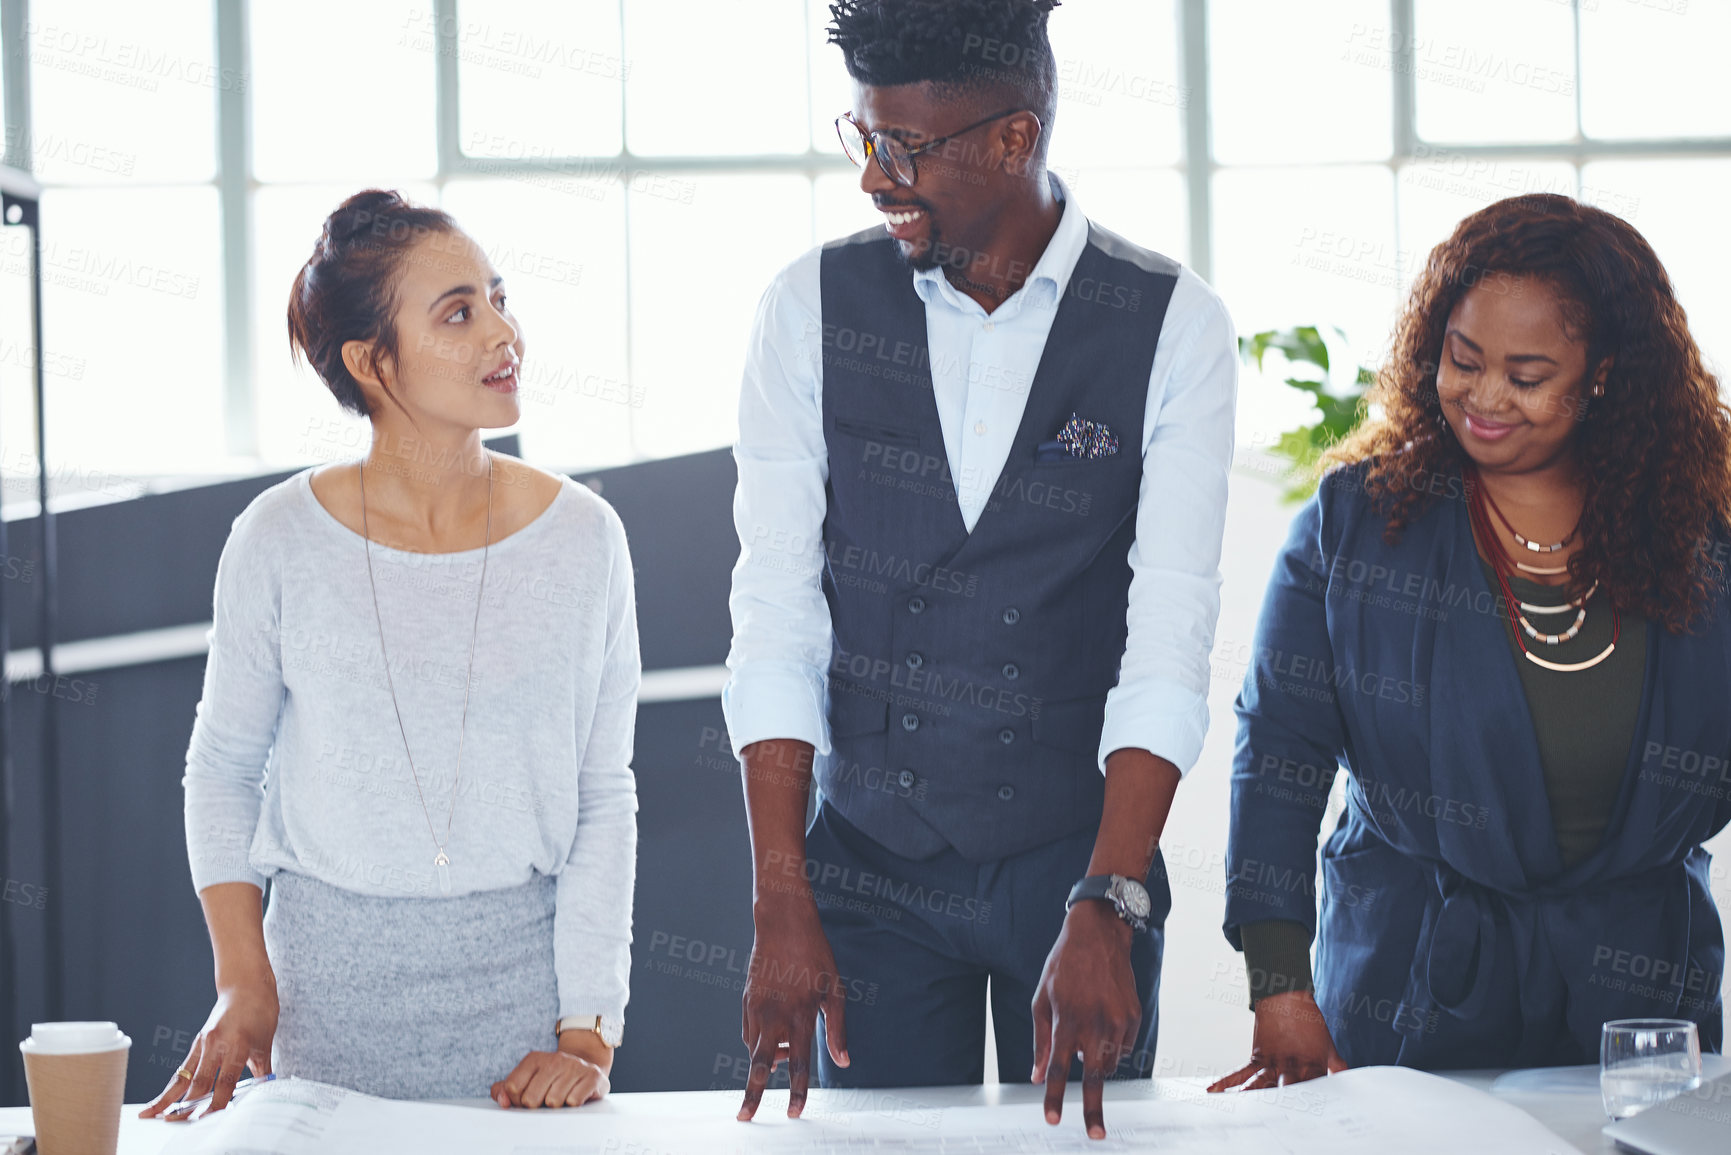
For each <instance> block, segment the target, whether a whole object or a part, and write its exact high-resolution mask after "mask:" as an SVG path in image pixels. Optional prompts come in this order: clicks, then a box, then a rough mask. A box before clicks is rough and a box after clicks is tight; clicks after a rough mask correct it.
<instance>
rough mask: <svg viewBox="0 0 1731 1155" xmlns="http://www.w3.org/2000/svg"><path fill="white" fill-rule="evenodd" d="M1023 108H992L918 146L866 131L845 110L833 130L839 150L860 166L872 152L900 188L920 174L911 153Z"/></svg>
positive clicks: (877, 132) (922, 151)
mask: <svg viewBox="0 0 1731 1155" xmlns="http://www.w3.org/2000/svg"><path fill="white" fill-rule="evenodd" d="M1026 111H1027V110H1026V109H1023V108H1006V109H1005V110H1004V111H1002V112H994V113H993V114H992V115H990V116H988V117H986V118H985V119H984V120H976V121H974V123H972V124H970V125H968V126H967V127H966V128H958V129H956V131H954V132H952V133H950V134H949V135H947V136H940V137H938V138H937V139H936V140H928V141H926V143H924V144H922V145H920V146H919V147H918V148H909V147H908V146H907V145H905V144H903V143H902V142H901V141H900V140H897V139H896V138H895V137H893V136H891V135H890V134H889V133H887V132H885V131H884V130H883V129H881V128H880V129H877V130H875V131H873V132H866V131H865V130H864V129H862V128H860V126H859V125H858V124H856V123H854V119H853V117H852V116H851V115H850V114H848V113H845V112H844V113H842V114H841V115H840V116H838V117H836V118H835V134H836V135H837V136H839V137H841V150H842V151H843V152H845V153H846V154H847V158H848V159H849V160H851V161H853V162H854V164H856V165H862V166H863V165H864V164H865V162H866V161H867V160H869V159H870V158H872V157H874V156H875V157H877V162H878V167H879V168H881V169H883V172H884V175H885V176H887V177H889V178H890V179H891V180H893V181H895V182H896V183H897V184H898V185H901V186H902V187H903V188H907V187H908V186H910V185H912V184H913V183H914V182H915V181H917V180H919V178H920V173H919V169H918V167H917V166H916V165H915V164H914V158H915V157H917V156H919V155H921V154H922V153H927V152H930V151H932V149H934V148H938V147H939V146H941V145H945V144H948V143H949V142H950V141H952V140H954V139H956V137H958V136H961V135H963V134H964V133H969V132H972V131H974V129H976V128H980V127H982V126H984V125H988V124H990V123H992V121H994V120H1002V119H1004V117H1006V116H1014V115H1015V114H1016V113H1018V112H1026Z"/></svg>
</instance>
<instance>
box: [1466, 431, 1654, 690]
mask: <svg viewBox="0 0 1731 1155" xmlns="http://www.w3.org/2000/svg"><path fill="white" fill-rule="evenodd" d="M1467 471H1468V482H1469V489H1468V492H1469V494H1470V496H1469V498H1468V500H1467V518H1468V520H1469V521H1471V522H1472V526H1473V529H1474V530H1475V531H1476V532H1477V533H1478V536H1479V539H1480V540H1481V541H1483V542H1484V544H1485V551H1486V552H1487V553H1489V554H1490V562H1491V569H1492V570H1493V571H1494V572H1495V573H1496V575H1497V585H1498V586H1499V587H1500V588H1501V590H1502V593H1503V600H1504V604H1506V605H1507V606H1508V607H1509V619H1510V624H1511V625H1512V626H1514V627H1515V642H1516V643H1517V644H1518V645H1519V646H1520V647H1521V653H1523V654H1525V655H1526V658H1527V661H1529V662H1532V663H1533V664H1534V665H1536V666H1542V667H1544V668H1545V669H1547V670H1556V671H1558V672H1559V673H1565V674H1569V673H1574V672H1576V671H1577V670H1590V669H1592V668H1593V667H1594V666H1596V665H1598V664H1599V663H1600V662H1602V661H1604V660H1605V659H1606V658H1608V657H1610V656H1611V654H1612V652H1613V651H1615V650H1616V648H1617V639H1618V638H1620V637H1621V636H1622V632H1623V615H1622V614H1621V613H1619V612H1618V611H1617V607H1616V606H1615V605H1612V607H1611V644H1610V645H1608V646H1606V647H1605V648H1604V649H1603V650H1601V651H1600V652H1599V653H1598V654H1597V655H1596V656H1594V657H1591V658H1588V659H1587V660H1586V661H1582V662H1553V661H1550V660H1549V659H1547V658H1541V657H1539V656H1538V655H1537V654H1535V653H1533V652H1532V651H1531V650H1529V649H1528V648H1527V642H1526V637H1530V638H1532V639H1533V640H1534V641H1538V642H1544V643H1545V644H1546V645H1550V646H1555V645H1560V644H1562V643H1563V642H1567V641H1570V640H1572V639H1573V638H1574V637H1575V636H1576V635H1578V634H1579V633H1580V632H1581V626H1582V625H1583V624H1585V622H1586V620H1587V602H1588V600H1589V599H1591V598H1592V596H1593V595H1594V594H1595V593H1597V592H1598V589H1599V583H1598V582H1597V581H1595V582H1594V583H1593V585H1592V588H1591V589H1589V590H1587V592H1586V593H1584V594H1582V595H1581V596H1580V597H1579V598H1571V599H1570V600H1569V601H1567V602H1565V603H1563V604H1562V605H1558V606H1537V605H1531V604H1529V603H1527V602H1523V601H1519V600H1517V599H1516V597H1515V592H1514V588H1513V587H1512V586H1511V585H1510V584H1509V576H1510V573H1511V570H1512V568H1513V567H1519V568H1521V569H1524V570H1527V571H1528V572H1530V573H1552V574H1557V573H1567V572H1568V567H1567V566H1563V567H1561V568H1558V569H1538V568H1536V567H1534V566H1524V565H1521V564H1520V563H1519V562H1517V561H1514V559H1512V558H1510V557H1509V555H1508V551H1507V549H1505V548H1504V546H1503V543H1502V539H1501V538H1499V537H1498V536H1497V533H1496V529H1495V527H1494V526H1492V525H1491V519H1490V512H1487V510H1486V506H1487V505H1488V506H1489V508H1490V510H1491V511H1494V512H1495V513H1496V516H1497V518H1498V519H1499V520H1500V521H1501V522H1502V523H1503V526H1504V527H1505V528H1506V529H1507V530H1508V531H1509V533H1511V534H1513V535H1514V538H1515V540H1516V541H1518V542H1520V543H1521V544H1522V545H1525V546H1526V547H1527V548H1528V549H1530V550H1532V551H1533V552H1535V553H1555V552H1556V551H1557V550H1560V549H1562V548H1563V547H1564V546H1565V545H1567V544H1568V543H1569V541H1570V540H1571V539H1572V538H1573V537H1574V536H1575V531H1574V530H1570V531H1569V536H1568V537H1565V538H1564V539H1563V540H1562V541H1560V542H1558V543H1557V544H1556V545H1553V546H1541V545H1536V544H1534V543H1533V542H1531V541H1528V540H1527V539H1526V538H1525V537H1522V536H1521V535H1520V534H1519V533H1516V532H1515V527H1514V526H1512V525H1510V524H1509V520H1508V518H1506V517H1504V516H1503V511H1502V510H1501V509H1498V508H1497V504H1496V499H1495V498H1492V497H1491V495H1490V493H1489V492H1488V491H1487V490H1486V489H1485V485H1484V482H1483V481H1482V480H1481V479H1480V478H1479V477H1478V471H1477V470H1475V469H1472V467H1471V466H1468V469H1467ZM1568 609H1573V610H1575V611H1576V614H1575V622H1574V625H1572V626H1570V627H1569V628H1568V629H1567V630H1564V631H1563V632H1562V633H1560V634H1547V633H1542V632H1541V631H1539V630H1538V629H1537V628H1536V627H1535V626H1534V625H1533V624H1532V623H1531V622H1530V621H1528V620H1527V618H1526V613H1540V614H1542V613H1560V612H1562V611H1564V610H1568ZM1522 611H1525V613H1523V612H1522ZM1523 634H1525V635H1526V637H1522V635H1523Z"/></svg>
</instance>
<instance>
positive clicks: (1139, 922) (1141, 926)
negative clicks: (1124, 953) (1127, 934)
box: [1064, 874, 1154, 931]
mask: <svg viewBox="0 0 1731 1155" xmlns="http://www.w3.org/2000/svg"><path fill="white" fill-rule="evenodd" d="M1091 898H1098V899H1102V900H1104V901H1106V902H1109V903H1111V904H1112V909H1114V910H1116V911H1117V912H1118V917H1119V918H1121V919H1123V920H1124V921H1125V922H1127V923H1129V924H1130V929H1131V930H1136V931H1143V930H1147V929H1148V915H1149V912H1151V911H1152V910H1153V909H1154V904H1153V903H1152V902H1151V901H1150V900H1149V898H1148V888H1147V887H1145V886H1143V885H1142V884H1141V883H1140V882H1137V881H1136V880H1135V879H1134V878H1126V877H1125V876H1124V875H1122V874H1090V875H1089V876H1088V877H1087V878H1084V879H1083V880H1082V881H1081V882H1078V883H1077V884H1076V885H1075V886H1074V887H1072V888H1071V890H1070V898H1069V900H1068V901H1067V902H1065V903H1064V909H1065V910H1066V911H1068V910H1069V909H1070V908H1071V907H1073V906H1075V905H1076V904H1077V903H1078V902H1083V901H1085V900H1087V899H1091Z"/></svg>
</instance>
